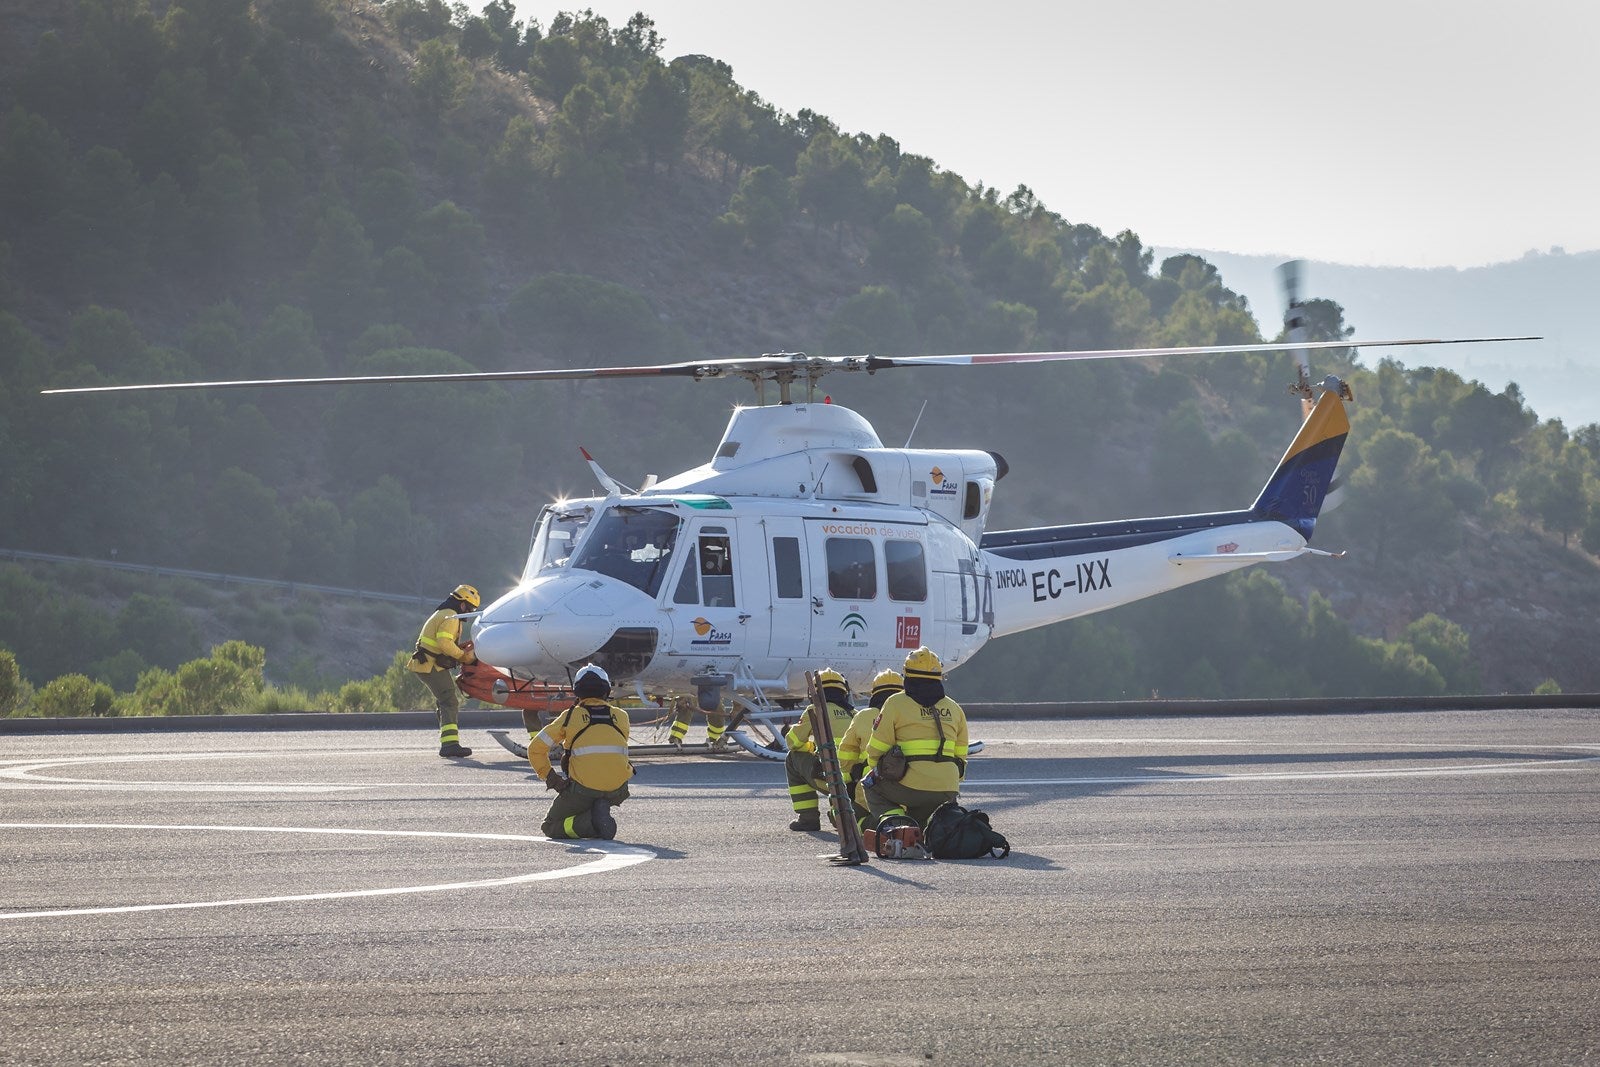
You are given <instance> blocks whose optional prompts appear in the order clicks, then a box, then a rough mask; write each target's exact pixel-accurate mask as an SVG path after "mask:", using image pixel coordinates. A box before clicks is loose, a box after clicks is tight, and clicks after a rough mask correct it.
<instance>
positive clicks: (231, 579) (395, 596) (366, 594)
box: [0, 548, 438, 605]
mask: <svg viewBox="0 0 1600 1067" xmlns="http://www.w3.org/2000/svg"><path fill="white" fill-rule="evenodd" d="M0 559H9V560H30V561H34V562H38V563H77V564H81V565H84V566H89V567H103V568H105V569H107V570H115V571H132V572H134V573H137V574H153V575H155V576H157V577H160V578H192V579H194V580H196V581H201V582H216V583H219V584H221V585H255V586H266V587H268V588H272V589H282V590H284V591H285V592H290V593H300V592H306V593H323V594H326V595H328V596H342V597H351V598H353V599H356V600H385V601H391V602H394V603H399V604H419V605H426V604H432V603H433V602H434V601H435V600H437V599H438V598H437V597H422V596H408V595H406V594H404V593H374V592H372V591H371V590H369V589H346V588H344V587H343V586H337V585H316V584H313V583H311V582H286V581H283V580H281V579H277V578H251V577H248V576H246V575H242V574H217V573H214V572H211V571H192V570H186V569H184V568H182V567H163V566H161V565H159V564H155V563H124V562H122V561H121V560H115V559H93V558H90V557H87V556H57V555H52V554H51V553H49V552H28V551H24V550H23V549H20V548H0Z"/></svg>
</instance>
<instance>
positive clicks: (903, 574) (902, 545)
mask: <svg viewBox="0 0 1600 1067" xmlns="http://www.w3.org/2000/svg"><path fill="white" fill-rule="evenodd" d="M883 565H884V566H883V569H884V571H885V572H886V577H887V578H888V585H889V599H890V600H912V601H918V602H921V601H924V600H927V599H928V557H927V553H926V552H924V551H923V548H922V542H921V541H885V542H884V543H883Z"/></svg>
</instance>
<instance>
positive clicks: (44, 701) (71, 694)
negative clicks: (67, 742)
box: [32, 674, 117, 719]
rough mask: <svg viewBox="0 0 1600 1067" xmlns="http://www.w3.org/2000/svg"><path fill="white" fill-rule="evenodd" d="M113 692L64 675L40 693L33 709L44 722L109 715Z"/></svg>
mask: <svg viewBox="0 0 1600 1067" xmlns="http://www.w3.org/2000/svg"><path fill="white" fill-rule="evenodd" d="M116 696H117V694H116V692H115V691H114V690H113V689H112V688H111V687H110V686H109V685H106V684H105V683H104V682H96V681H94V680H92V679H90V678H88V677H86V676H84V675H82V674H63V675H62V676H61V677H59V678H57V679H56V680H55V681H53V682H51V683H50V684H49V685H46V686H45V687H44V688H43V689H41V690H39V692H38V694H37V695H36V696H35V697H34V698H33V705H32V710H33V711H34V712H35V714H37V715H40V716H42V717H44V718H47V719H57V718H83V717H86V716H91V715H108V714H110V713H111V707H112V702H113V701H114V700H115V699H116Z"/></svg>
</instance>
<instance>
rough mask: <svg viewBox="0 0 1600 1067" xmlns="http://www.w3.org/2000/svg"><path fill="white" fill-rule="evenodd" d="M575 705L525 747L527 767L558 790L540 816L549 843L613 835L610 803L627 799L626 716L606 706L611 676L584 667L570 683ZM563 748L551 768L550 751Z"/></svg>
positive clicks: (630, 769)
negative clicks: (561, 755)
mask: <svg viewBox="0 0 1600 1067" xmlns="http://www.w3.org/2000/svg"><path fill="white" fill-rule="evenodd" d="M572 695H573V696H575V697H577V698H578V702H577V703H576V704H574V705H572V707H570V708H568V709H567V710H566V711H564V712H562V713H561V714H560V715H558V716H556V718H555V720H554V721H553V722H551V723H550V725H549V726H546V727H545V728H544V729H542V730H540V731H539V732H538V733H537V734H535V735H534V738H533V740H532V741H531V742H529V744H528V763H529V764H531V765H532V767H533V769H534V772H535V773H536V774H538V775H539V777H541V778H543V779H544V784H545V785H547V786H549V787H550V788H551V789H554V790H555V791H556V799H555V803H553V804H551V805H550V812H549V814H547V815H546V816H545V817H544V826H543V827H541V831H542V832H543V833H544V836H546V837H548V838H551V839H553V840H561V839H569V838H579V837H600V838H604V839H606V840H607V841H609V840H611V839H612V838H614V837H616V836H617V820H616V819H615V818H614V817H613V816H612V814H611V808H612V806H613V805H616V804H621V803H622V802H623V801H624V800H627V799H628V779H629V778H632V777H633V764H632V763H630V762H628V713H627V712H626V711H624V710H623V709H621V708H619V707H617V706H616V705H614V704H611V703H608V702H607V699H606V698H607V697H609V696H610V695H611V678H610V676H609V675H607V674H606V672H605V671H604V670H602V669H601V668H600V667H598V666H596V665H595V664H593V663H589V664H586V665H584V667H583V668H582V669H580V670H579V671H578V673H577V674H576V675H575V676H574V677H573V679H572ZM557 745H559V746H561V747H562V748H563V749H564V750H565V752H566V754H565V755H564V756H563V757H562V759H561V769H560V770H556V769H555V768H553V767H551V766H550V750H551V749H552V748H554V747H556V746H557Z"/></svg>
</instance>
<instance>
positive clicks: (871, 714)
mask: <svg viewBox="0 0 1600 1067" xmlns="http://www.w3.org/2000/svg"><path fill="white" fill-rule="evenodd" d="M904 688H905V679H904V678H901V677H900V672H899V671H879V672H878V676H877V677H876V678H874V679H872V695H871V696H870V697H869V698H868V701H867V706H866V707H864V708H862V709H861V710H860V711H858V712H856V716H855V718H853V719H851V720H850V728H849V729H848V730H846V731H845V732H844V736H843V737H841V738H840V739H839V769H840V771H842V772H843V774H844V779H845V781H846V782H848V783H849V784H850V804H851V806H852V807H854V809H855V813H856V823H857V825H858V826H859V827H860V828H861V833H862V835H863V837H865V835H866V832H867V831H868V830H874V829H876V828H877V825H878V823H877V820H875V819H874V818H873V817H872V809H871V807H870V806H869V805H868V804H867V792H866V790H865V789H864V788H862V785H861V779H862V778H863V777H864V776H865V775H866V773H867V755H866V747H867V741H868V740H869V739H870V738H871V737H872V727H873V725H874V724H875V723H876V722H877V719H878V712H880V711H882V710H883V705H884V702H885V701H886V700H888V699H889V698H890V697H892V696H894V695H895V694H896V693H898V692H900V691H901V690H902V689H904Z"/></svg>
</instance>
